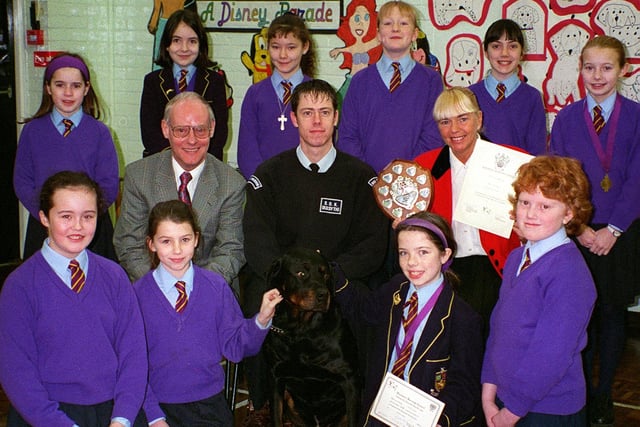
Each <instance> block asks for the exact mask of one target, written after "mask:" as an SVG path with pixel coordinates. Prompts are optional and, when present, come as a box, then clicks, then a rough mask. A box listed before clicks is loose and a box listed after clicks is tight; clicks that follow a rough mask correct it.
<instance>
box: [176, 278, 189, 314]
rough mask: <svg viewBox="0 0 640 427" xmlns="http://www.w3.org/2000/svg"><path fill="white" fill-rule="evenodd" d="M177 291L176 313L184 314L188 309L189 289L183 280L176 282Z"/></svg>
mask: <svg viewBox="0 0 640 427" xmlns="http://www.w3.org/2000/svg"><path fill="white" fill-rule="evenodd" d="M176 289H177V290H178V300H177V301H176V312H178V313H182V312H183V311H184V309H185V308H186V307H187V302H188V299H187V287H186V283H184V282H183V281H182V280H178V281H177V282H176Z"/></svg>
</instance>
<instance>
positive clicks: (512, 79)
mask: <svg viewBox="0 0 640 427" xmlns="http://www.w3.org/2000/svg"><path fill="white" fill-rule="evenodd" d="M498 83H502V84H503V85H504V86H505V88H506V90H505V91H504V96H505V98H508V97H509V96H510V95H511V94H512V93H513V92H515V90H516V89H518V86H520V85H521V84H522V82H521V81H520V78H518V74H517V73H513V74H511V75H510V76H509V77H507V78H506V79H504V80H502V81H499V80H498V79H496V78H495V77H493V74H491V73H489V74H487V78H486V79H484V87H485V89H487V92H489V94H490V95H491V97H492V98H493V99H494V100H495V99H497V98H498V89H496V86H498Z"/></svg>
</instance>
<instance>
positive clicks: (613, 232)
mask: <svg viewBox="0 0 640 427" xmlns="http://www.w3.org/2000/svg"><path fill="white" fill-rule="evenodd" d="M607 230H609V231H610V232H611V234H613V237H620V236H622V232H620V231H618V230H616V229H615V228H613V227H612V226H610V225H607Z"/></svg>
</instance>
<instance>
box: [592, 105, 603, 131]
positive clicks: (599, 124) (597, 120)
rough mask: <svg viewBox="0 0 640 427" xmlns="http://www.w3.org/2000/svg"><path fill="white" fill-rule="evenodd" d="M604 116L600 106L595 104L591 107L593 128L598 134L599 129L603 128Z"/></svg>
mask: <svg viewBox="0 0 640 427" xmlns="http://www.w3.org/2000/svg"><path fill="white" fill-rule="evenodd" d="M604 125H605V123H604V116H603V115H602V107H600V106H599V105H596V106H595V107H593V128H594V129H595V130H596V133H597V134H598V135H600V131H602V128H604Z"/></svg>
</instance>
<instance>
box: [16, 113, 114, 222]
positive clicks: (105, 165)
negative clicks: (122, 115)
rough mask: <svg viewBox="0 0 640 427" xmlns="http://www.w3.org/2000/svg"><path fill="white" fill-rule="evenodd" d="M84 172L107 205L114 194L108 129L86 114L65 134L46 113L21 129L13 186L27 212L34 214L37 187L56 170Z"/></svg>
mask: <svg viewBox="0 0 640 427" xmlns="http://www.w3.org/2000/svg"><path fill="white" fill-rule="evenodd" d="M64 170H71V171H76V172H85V173H86V174H87V175H89V176H90V177H91V178H92V179H93V180H94V181H96V182H97V183H98V185H100V188H101V189H102V191H103V192H104V197H105V200H106V203H107V206H110V205H111V204H112V203H113V202H114V201H115V200H116V197H117V196H118V190H119V180H120V178H119V173H118V156H117V154H116V149H115V147H114V145H113V139H112V138H111V134H110V133H109V129H108V128H107V126H105V124H104V123H102V122H101V121H99V120H96V119H94V118H93V117H91V116H89V115H88V114H84V115H83V116H82V120H81V121H80V126H78V127H77V128H75V129H73V130H72V131H71V133H70V134H69V136H67V137H66V138H65V137H63V136H62V135H60V132H58V130H57V129H56V127H55V125H54V124H53V122H52V121H51V116H50V115H49V114H47V115H45V116H42V117H39V118H37V119H34V120H31V121H30V122H29V123H27V124H26V125H25V126H24V128H23V129H22V133H21V134H20V141H19V143H18V150H17V152H16V163H15V169H14V172H13V188H14V189H15V192H16V195H17V196H18V199H20V202H22V204H23V205H24V206H25V207H26V208H27V210H28V211H29V213H31V215H33V216H34V217H35V218H38V211H39V210H40V201H39V197H40V188H41V187H42V184H44V182H45V181H46V180H47V178H49V177H50V176H51V175H53V174H54V173H56V172H60V171H64Z"/></svg>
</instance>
